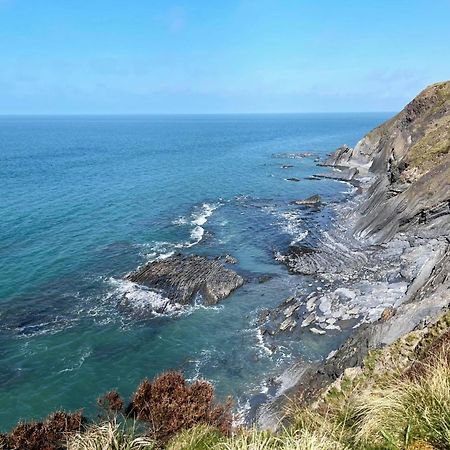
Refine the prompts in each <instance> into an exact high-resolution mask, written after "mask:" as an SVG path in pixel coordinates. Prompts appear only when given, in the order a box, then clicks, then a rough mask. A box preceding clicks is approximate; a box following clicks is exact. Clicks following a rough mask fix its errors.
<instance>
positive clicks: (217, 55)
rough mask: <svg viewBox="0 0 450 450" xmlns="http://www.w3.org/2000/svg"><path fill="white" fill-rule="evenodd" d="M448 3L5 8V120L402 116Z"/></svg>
mask: <svg viewBox="0 0 450 450" xmlns="http://www.w3.org/2000/svg"><path fill="white" fill-rule="evenodd" d="M446 79H450V0H220V1H219V0H202V1H200V0H190V1H188V0H186V1H181V0H179V1H171V0H145V1H144V0H122V1H116V0H108V1H104V0H93V1H87V0H77V1H75V0H63V1H61V0H59V1H58V0H0V114H125V113H129V114H147V113H246V112H249V113H270V112H274V113H280V112H287V113H289V112H357V111H367V112H369V111H398V110H400V109H401V108H402V107H403V106H404V104H405V103H407V102H408V101H409V100H410V99H411V98H413V97H414V96H415V95H416V94H417V93H418V92H419V91H420V90H422V89H423V88H424V87H425V86H426V85H428V84H431V83H434V82H437V81H443V80H446Z"/></svg>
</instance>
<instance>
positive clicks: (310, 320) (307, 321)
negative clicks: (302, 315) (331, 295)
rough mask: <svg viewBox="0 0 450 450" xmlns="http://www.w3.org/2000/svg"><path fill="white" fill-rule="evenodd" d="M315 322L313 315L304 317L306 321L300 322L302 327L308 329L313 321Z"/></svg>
mask: <svg viewBox="0 0 450 450" xmlns="http://www.w3.org/2000/svg"><path fill="white" fill-rule="evenodd" d="M315 320H316V315H315V314H314V313H311V314H309V315H308V317H306V319H304V320H303V322H302V325H301V326H302V327H308V326H309V325H311V324H312V323H313V322H314V321H315Z"/></svg>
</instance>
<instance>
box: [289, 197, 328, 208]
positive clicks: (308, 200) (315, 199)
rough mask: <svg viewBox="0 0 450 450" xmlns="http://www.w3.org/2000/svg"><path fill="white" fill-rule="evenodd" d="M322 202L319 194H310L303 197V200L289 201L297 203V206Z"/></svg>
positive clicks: (292, 203)
mask: <svg viewBox="0 0 450 450" xmlns="http://www.w3.org/2000/svg"><path fill="white" fill-rule="evenodd" d="M320 203H322V199H321V198H320V195H317V194H316V195H312V196H311V197H308V198H305V199H304V200H294V201H292V202H291V205H299V206H312V205H313V206H315V205H319V204H320Z"/></svg>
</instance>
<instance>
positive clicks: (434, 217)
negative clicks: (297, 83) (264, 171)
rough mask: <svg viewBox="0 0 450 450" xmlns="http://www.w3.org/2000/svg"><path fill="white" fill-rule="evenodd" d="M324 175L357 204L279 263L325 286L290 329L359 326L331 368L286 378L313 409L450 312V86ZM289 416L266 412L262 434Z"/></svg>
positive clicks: (429, 93)
mask: <svg viewBox="0 0 450 450" xmlns="http://www.w3.org/2000/svg"><path fill="white" fill-rule="evenodd" d="M325 165H328V166H331V167H333V168H335V169H336V174H335V175H336V176H337V177H341V178H344V177H345V176H346V174H351V179H352V181H354V182H357V183H358V184H359V185H360V195H358V196H357V197H356V198H355V201H354V202H352V203H351V204H350V206H349V207H347V208H345V207H344V212H343V213H341V214H340V220H339V221H338V223H337V224H336V226H335V227H333V228H332V229H330V230H327V231H326V232H325V233H322V234H321V235H320V236H318V239H317V242H318V245H317V247H316V248H314V249H309V248H300V250H296V251H291V252H290V253H288V254H287V255H280V256H279V257H278V258H279V260H280V261H282V262H284V263H285V264H286V265H288V267H289V268H290V270H291V271H292V272H294V273H303V274H309V275H318V276H321V277H322V278H324V279H326V280H327V283H328V284H327V285H326V286H325V287H324V289H322V290H321V291H320V292H313V293H311V294H309V296H308V297H306V298H303V297H298V298H293V299H292V302H293V303H294V304H295V305H296V307H297V309H296V313H295V314H296V315H294V316H293V317H292V319H293V322H292V323H300V324H301V325H300V326H301V327H305V328H306V329H307V327H308V326H310V325H311V324H313V326H315V327H317V328H319V327H320V326H322V325H323V321H324V320H326V319H327V316H326V313H329V314H331V316H332V317H333V326H335V325H336V324H337V325H338V326H340V325H342V327H344V326H345V320H347V319H348V316H349V315H350V316H351V313H353V312H354V311H357V312H356V315H357V316H358V321H359V322H358V324H357V325H356V326H355V328H357V329H356V331H355V332H353V334H352V335H351V337H350V338H349V340H348V341H347V342H346V343H345V344H344V345H343V346H342V347H341V348H340V349H338V351H337V352H335V354H334V355H332V356H330V357H329V358H328V359H327V360H326V361H324V362H323V363H317V364H311V363H307V362H305V361H299V362H298V363H296V364H295V365H294V366H293V367H292V368H291V369H290V371H288V372H287V373H285V374H284V375H283V376H282V377H281V379H283V377H284V378H288V379H289V383H288V385H289V388H288V389H287V390H286V391H284V392H283V394H287V395H288V396H289V397H292V396H293V397H296V396H299V395H300V396H301V397H302V399H303V400H304V401H306V402H310V401H313V400H314V399H316V398H317V396H318V395H319V394H320V392H321V391H322V390H323V389H324V387H326V386H327V385H328V384H329V383H330V382H332V381H333V380H336V379H337V378H339V377H340V376H341V375H342V373H343V372H344V371H345V369H346V368H349V367H357V366H361V365H363V364H364V360H365V358H366V356H367V354H368V353H369V352H370V351H371V350H372V349H377V348H380V347H383V346H386V345H391V344H392V343H393V342H395V341H396V340H397V339H399V338H401V336H403V335H405V334H406V333H409V332H411V330H417V329H425V328H426V327H428V326H431V325H432V324H433V323H434V322H435V321H436V320H438V318H439V317H440V316H441V315H442V313H443V312H445V311H447V310H448V308H449V304H450V81H449V82H444V83H438V84H434V85H432V86H430V87H428V88H426V89H425V90H424V91H423V92H421V93H420V94H419V95H418V96H417V97H416V98H415V99H414V100H413V101H411V102H410V103H409V104H408V105H407V106H406V107H405V108H404V109H403V110H402V111H401V112H400V113H399V114H397V115H396V116H395V117H393V118H392V119H390V120H389V121H387V122H386V123H384V124H383V125H381V126H380V127H378V128H376V129H374V130H373V131H371V132H370V133H369V134H368V135H367V136H365V137H364V138H363V139H361V141H359V142H358V144H357V145H356V146H355V148H353V149H351V148H349V147H347V146H344V147H341V148H339V149H338V150H337V151H336V152H335V153H334V154H332V155H331V156H330V157H329V159H328V160H327V161H326V163H325ZM341 175H342V176H341ZM374 244H376V245H374ZM361 286H363V287H362V288H361ZM342 293H345V294H346V295H344V296H342V295H341V294H342ZM341 297H345V298H341ZM304 305H306V312H305V313H302V308H304ZM317 305H318V307H316V306H317ZM283 307H284V305H281V306H280V308H279V309H280V311H281V312H283ZM383 308H385V309H384V310H383ZM299 311H300V312H299ZM302 314H303V316H302ZM308 314H309V316H308ZM284 315H286V311H284ZM305 317H306V319H305ZM350 318H351V317H350ZM334 319H337V320H334ZM341 319H342V320H341ZM326 330H328V329H327V327H325V328H323V327H322V331H321V333H322V334H323V333H324V332H326ZM310 331H312V330H310ZM284 406H285V400H284V397H283V396H282V395H279V396H278V398H276V399H275V400H274V401H272V402H269V403H268V404H266V405H264V407H263V408H262V409H261V411H260V413H259V416H258V423H259V425H260V426H262V427H263V428H264V427H269V428H276V426H277V425H278V423H279V420H280V417H281V416H282V413H281V412H280V411H282V409H283V407H284Z"/></svg>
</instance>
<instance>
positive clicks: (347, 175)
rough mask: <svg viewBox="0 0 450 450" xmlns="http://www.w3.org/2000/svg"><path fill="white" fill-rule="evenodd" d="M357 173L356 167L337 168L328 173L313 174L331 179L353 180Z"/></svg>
mask: <svg viewBox="0 0 450 450" xmlns="http://www.w3.org/2000/svg"><path fill="white" fill-rule="evenodd" d="M358 174H359V171H358V169H357V168H356V167H353V168H351V169H339V170H335V171H333V172H329V173H318V174H317V175H315V176H316V177H318V178H330V179H332V180H340V181H348V182H350V181H354V179H355V177H356V176H357V175H358Z"/></svg>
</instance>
